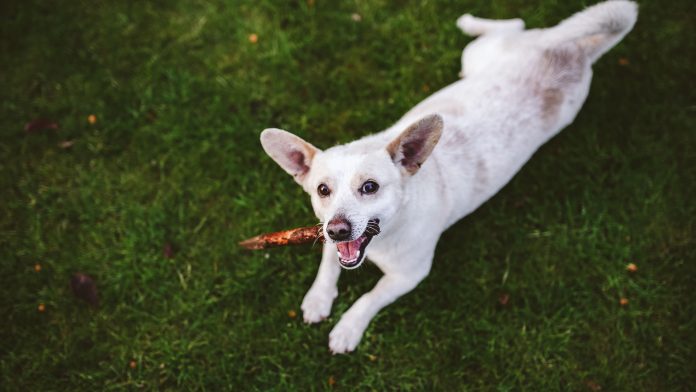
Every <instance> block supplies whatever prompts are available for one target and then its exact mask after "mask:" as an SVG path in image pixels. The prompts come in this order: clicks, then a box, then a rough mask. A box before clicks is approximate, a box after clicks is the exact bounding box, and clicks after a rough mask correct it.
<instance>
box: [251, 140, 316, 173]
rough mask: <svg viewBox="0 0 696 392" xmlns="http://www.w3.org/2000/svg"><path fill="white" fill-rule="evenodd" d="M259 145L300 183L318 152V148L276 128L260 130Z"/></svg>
mask: <svg viewBox="0 0 696 392" xmlns="http://www.w3.org/2000/svg"><path fill="white" fill-rule="evenodd" d="M261 145H262V146H263V149H264V150H265V151H266V154H268V155H269V156H270V157H271V158H273V160H274V161H276V163H277V164H278V165H280V167H282V168H283V170H285V171H286V172H288V174H290V175H291V176H293V177H294V178H295V181H297V182H298V183H300V184H302V182H303V181H304V179H305V178H306V175H307V173H309V169H310V168H311V167H312V159H314V155H316V153H317V152H319V149H318V148H316V147H314V146H313V145H311V144H309V143H307V142H306V141H304V140H302V139H301V138H299V137H297V136H295V135H293V134H292V133H290V132H286V131H283V130H282V129H276V128H269V129H265V130H264V131H263V132H261Z"/></svg>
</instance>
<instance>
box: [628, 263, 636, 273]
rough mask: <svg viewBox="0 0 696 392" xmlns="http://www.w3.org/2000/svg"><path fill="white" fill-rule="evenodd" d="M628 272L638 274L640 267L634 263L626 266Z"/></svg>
mask: <svg viewBox="0 0 696 392" xmlns="http://www.w3.org/2000/svg"><path fill="white" fill-rule="evenodd" d="M626 271H628V272H636V271H638V266H637V265H635V264H633V263H628V265H627V266H626Z"/></svg>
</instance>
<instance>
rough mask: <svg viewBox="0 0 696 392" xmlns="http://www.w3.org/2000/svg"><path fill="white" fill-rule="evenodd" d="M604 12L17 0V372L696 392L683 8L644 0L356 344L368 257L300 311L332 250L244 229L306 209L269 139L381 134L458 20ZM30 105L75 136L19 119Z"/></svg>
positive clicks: (4, 293)
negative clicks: (549, 123)
mask: <svg viewBox="0 0 696 392" xmlns="http://www.w3.org/2000/svg"><path fill="white" fill-rule="evenodd" d="M590 3H592V2H586V1H579V0H572V1H563V2H560V1H552V0H544V1H541V0H540V1H534V2H532V1H521V0H513V1H508V0H495V1H483V0H480V1H478V0H476V1H475V0H462V1H457V2H452V1H427V2H426V1H423V2H421V1H388V0H380V1H362V0H360V1H350V2H340V4H339V3H338V2H330V1H323V0H319V1H316V3H315V2H312V1H279V0H278V1H233V0H228V1H224V0H209V1H183V0H167V1H165V0H160V1H153V2H135V1H106V2H90V1H75V0H69V1H62V2H49V1H38V0H35V1H34V0H32V1H3V2H2V4H0V18H1V23H0V32H1V34H2V39H1V40H0V94H1V97H2V100H1V101H0V105H1V106H0V135H1V137H2V141H1V142H0V203H2V213H1V214H0V315H1V316H2V319H1V320H0V322H1V324H0V378H1V379H0V389H2V390H8V391H40V390H69V391H77V390H85V391H97V390H123V389H145V390H157V389H163V390H203V389H207V390H267V389H274V390H302V391H304V390H315V389H316V390H320V389H330V388H334V389H340V390H351V389H359V390H365V389H372V390H385V389H397V390H433V389H437V390H446V391H452V390H531V391H547V390H564V391H565V390H578V391H584V390H588V391H598V390H600V388H601V390H603V391H617V390H623V391H668V390H688V389H689V388H694V385H695V383H696V377H695V376H694V375H695V374H696V356H695V355H694V353H695V352H696V345H695V344H694V342H696V339H695V338H694V334H695V333H696V321H695V319H696V295H695V294H694V292H695V291H696V267H695V264H694V263H695V262H696V240H695V239H696V203H695V202H694V197H696V135H695V132H696V121H694V117H695V114H696V94H695V93H694V89H695V88H696V86H695V84H694V81H695V80H696V72H695V70H696V68H694V64H695V63H696V49H695V48H694V46H695V45H694V42H695V41H694V36H695V35H696V31H695V30H696V29H694V27H693V19H692V16H693V12H694V7H693V5H692V1H691V0H675V1H670V2H657V1H648V0H645V1H641V9H640V16H639V20H638V23H637V25H636V27H635V29H634V30H633V32H631V33H630V34H629V35H628V36H627V38H626V39H625V40H624V41H623V42H622V43H621V44H620V45H619V46H617V47H616V48H615V49H614V50H612V51H611V52H609V54H607V55H606V56H605V57H603V58H602V59H601V60H600V61H599V62H598V64H596V66H595V77H594V81H593V84H592V89H591V91H590V96H589V98H588V100H587V102H586V104H585V106H584V108H583V110H582V111H581V112H580V114H579V116H578V118H577V119H576V121H575V122H574V123H573V124H572V125H571V126H569V127H568V128H567V129H566V130H564V131H563V132H562V133H561V134H560V135H559V136H558V137H556V138H555V139H553V140H552V141H551V142H549V143H548V144H547V145H545V146H544V147H543V148H541V149H540V150H539V152H538V153H537V154H536V155H535V157H534V158H533V159H532V160H531V161H530V162H529V163H528V164H527V165H526V166H525V168H524V169H523V170H522V171H521V172H520V173H519V174H518V175H517V176H516V177H515V178H514V179H513V181H512V182H511V183H510V184H509V185H508V186H507V187H506V188H504V189H503V191H502V192H500V193H499V194H498V195H497V196H495V197H494V198H493V199H492V200H490V201H489V202H488V203H486V204H485V205H484V206H483V207H481V208H480V209H479V210H478V211H477V212H475V213H474V214H472V215H470V216H468V217H467V218H465V219H464V220H462V221H461V222H459V223H458V224H456V225H455V226H454V227H453V228H451V229H450V230H449V231H447V232H446V233H445V235H444V236H443V237H442V239H441V241H440V244H439V246H438V250H437V253H436V256H435V262H434V266H433V271H432V273H431V275H430V276H429V277H428V278H427V279H426V280H425V281H424V282H423V283H421V284H420V286H419V287H418V288H417V289H416V290H414V291H413V292H412V293H410V294H408V295H406V296H405V297H403V298H401V299H400V300H399V301H397V302H396V303H395V304H393V305H391V306H389V307H387V308H386V309H385V310H383V311H382V312H380V313H379V314H378V316H377V317H376V318H375V319H374V320H373V323H372V324H371V325H370V327H369V328H368V330H367V332H366V335H365V337H364V339H363V341H362V343H361V344H360V345H359V346H358V349H357V351H356V352H355V353H353V354H351V355H343V356H331V355H330V354H329V351H328V347H327V343H328V333H329V331H330V330H331V328H332V326H333V325H334V324H335V323H336V322H337V321H338V319H339V317H340V315H341V314H342V313H343V312H344V311H345V310H346V309H347V308H348V307H349V305H350V304H351V303H352V302H353V301H355V300H356V299H357V298H358V297H359V296H360V295H361V294H362V293H364V292H365V291H367V290H369V289H370V287H371V286H372V285H374V284H375V282H376V281H377V279H378V278H379V276H380V273H379V271H378V270H377V269H376V268H375V267H374V266H368V267H365V268H361V269H359V270H357V271H354V272H348V273H344V275H343V277H342V278H341V281H340V283H339V297H338V298H337V301H336V302H335V305H334V312H333V315H332V316H331V317H330V318H329V319H328V320H327V322H325V323H322V324H321V325H318V326H306V325H304V324H303V323H302V321H301V311H300V309H299V306H300V303H301V300H302V297H303V296H304V293H305V292H306V290H307V289H308V288H309V286H310V284H311V282H312V280H313V278H314V275H315V272H316V268H317V266H318V262H319V258H320V252H319V247H318V246H317V247H315V248H313V249H312V248H310V247H297V248H283V249H274V250H270V251H268V252H264V251H261V252H248V251H243V250H241V249H240V248H239V247H238V246H237V245H236V244H237V241H239V240H241V239H243V238H245V237H248V236H251V235H254V234H257V233H259V232H263V231H269V230H276V229H277V230H280V229H285V228H290V227H295V226H300V225H305V224H312V223H315V218H314V216H313V214H312V212H311V209H310V205H309V200H308V197H307V196H306V195H304V194H303V193H302V191H301V189H300V188H299V187H298V186H297V185H296V184H295V183H294V182H293V181H292V179H291V178H290V177H289V176H287V175H286V174H285V173H284V172H283V171H282V170H281V169H280V168H278V167H277V166H276V165H275V163H273V162H272V161H271V159H270V158H268V157H267V156H266V155H265V154H264V153H263V151H262V149H261V146H260V144H259V142H258V137H259V133H260V132H261V130H262V129H264V128H266V127H280V128H284V129H288V130H290V131H293V132H295V133H297V134H298V135H300V136H302V137H304V138H306V139H307V140H310V141H312V142H313V143H314V144H315V145H317V146H318V147H328V146H331V145H333V144H336V143H342V142H346V141H349V140H352V139H355V138H357V137H359V136H362V135H365V134H368V133H371V132H376V131H379V130H381V129H384V128H385V127H387V126H388V125H390V124H391V123H393V122H394V121H395V120H396V119H398V118H399V117H400V116H401V115H402V114H403V113H404V112H405V111H406V110H408V109H409V108H410V107H412V106H413V105H415V104H416V103H417V102H419V101H420V100H422V99H423V98H425V97H426V96H428V95H429V94H430V93H432V92H433V91H436V90H437V89H439V88H441V87H443V86H445V85H447V84H449V83H451V82H453V81H454V80H456V78H457V72H458V71H459V67H460V65H459V57H460V54H461V50H462V49H463V48H464V46H465V45H466V44H467V43H468V42H469V41H470V39H469V38H467V37H465V36H464V35H462V34H461V33H460V32H459V31H458V30H457V29H456V27H455V25H454V22H455V20H456V19H457V17H458V16H459V15H461V14H463V13H465V12H471V13H474V14H478V15H480V16H483V17H490V18H509V17H517V16H520V17H522V18H524V19H525V20H526V21H527V25H528V26H529V27H542V26H548V25H551V24H555V23H557V22H558V21H560V20H561V19H563V18H565V17H567V16H569V15H570V14H572V13H573V12H575V11H578V10H580V9H581V8H582V7H583V6H585V5H588V4H590ZM354 13H357V14H359V15H360V17H361V20H360V21H356V20H354V19H356V18H354V17H353V16H352V14H354ZM252 33H254V34H257V35H258V42H256V43H251V42H250V41H249V38H248V37H249V35H250V34H252ZM90 114H93V115H95V116H96V122H95V123H94V124H90V122H88V120H87V118H88V115H90ZM37 118H45V119H48V120H50V121H53V122H55V123H56V124H57V125H58V129H57V130H51V129H48V130H43V131H36V132H31V133H28V132H26V131H25V130H24V127H25V124H27V123H28V122H30V121H32V120H33V119H37ZM64 142H70V143H72V145H71V146H69V147H68V146H66V145H65V144H62V143H64ZM70 143H68V144H70ZM167 244H170V245H171V247H172V249H173V255H171V254H170V255H169V257H167V255H165V254H164V253H165V252H163V248H164V247H165V246H166V245H167ZM631 262H632V263H635V264H636V265H637V266H638V270H637V271H636V272H634V273H630V272H628V271H626V265H627V264H628V263H631ZM37 263H38V264H40V265H41V267H42V269H41V271H40V272H36V271H35V264H37ZM78 271H81V272H85V273H88V274H90V275H91V276H93V277H94V278H95V280H96V282H97V285H98V289H99V292H100V297H101V306H100V307H99V308H98V309H96V310H95V309H91V308H89V307H88V306H87V305H86V303H84V302H82V301H80V300H78V299H76V298H75V297H74V296H73V295H72V293H71V290H70V286H69V280H70V276H71V275H72V274H73V273H75V272H78ZM620 298H627V299H628V301H629V303H628V305H626V306H621V305H620V304H619V301H620ZM501 299H507V303H505V304H502V303H501V302H506V301H505V300H501ZM39 304H44V306H45V310H44V311H43V312H40V311H38V307H39ZM291 311H294V312H297V316H296V317H291V316H290V315H289V312H290V313H291ZM131 365H133V366H131Z"/></svg>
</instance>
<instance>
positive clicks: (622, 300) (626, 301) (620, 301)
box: [619, 298, 628, 306]
mask: <svg viewBox="0 0 696 392" xmlns="http://www.w3.org/2000/svg"><path fill="white" fill-rule="evenodd" d="M619 305H621V306H626V305H628V298H621V299H620V300H619Z"/></svg>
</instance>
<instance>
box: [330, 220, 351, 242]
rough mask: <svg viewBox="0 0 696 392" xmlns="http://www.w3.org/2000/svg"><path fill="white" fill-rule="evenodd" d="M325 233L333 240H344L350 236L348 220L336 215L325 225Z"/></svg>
mask: <svg viewBox="0 0 696 392" xmlns="http://www.w3.org/2000/svg"><path fill="white" fill-rule="evenodd" d="M326 233H327V234H328V235H329V238H331V239H332V240H334V241H345V240H347V239H348V238H350V222H348V219H346V218H343V217H336V218H333V219H331V220H330V221H329V224H328V225H326Z"/></svg>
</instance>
